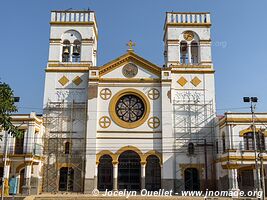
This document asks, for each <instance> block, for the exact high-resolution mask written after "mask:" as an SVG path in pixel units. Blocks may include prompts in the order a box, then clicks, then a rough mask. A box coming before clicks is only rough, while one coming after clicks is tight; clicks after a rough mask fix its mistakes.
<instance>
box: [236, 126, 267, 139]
mask: <svg viewBox="0 0 267 200" xmlns="http://www.w3.org/2000/svg"><path fill="white" fill-rule="evenodd" d="M255 131H256V132H259V131H261V129H260V128H255ZM246 133H253V129H252V128H250V127H249V128H247V129H244V130H242V131H240V132H239V136H240V137H244V134H246ZM264 136H265V137H267V131H264Z"/></svg>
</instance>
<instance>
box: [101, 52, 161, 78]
mask: <svg viewBox="0 0 267 200" xmlns="http://www.w3.org/2000/svg"><path fill="white" fill-rule="evenodd" d="M127 63H134V64H136V65H137V66H138V67H140V68H143V69H144V70H145V71H147V72H149V73H152V74H154V75H155V76H157V77H160V75H161V68H160V67H159V66H157V65H155V64H153V63H151V62H149V61H148V60H146V59H144V58H142V57H140V56H138V55H137V54H135V53H134V52H132V51H129V52H127V53H126V54H124V55H122V56H120V57H118V58H116V59H114V60H112V61H110V62H108V63H106V64H105V65H103V66H101V67H100V68H99V76H100V77H102V76H104V75H106V74H108V73H111V72H112V71H114V70H116V69H118V68H119V67H122V66H124V65H125V64H127Z"/></svg>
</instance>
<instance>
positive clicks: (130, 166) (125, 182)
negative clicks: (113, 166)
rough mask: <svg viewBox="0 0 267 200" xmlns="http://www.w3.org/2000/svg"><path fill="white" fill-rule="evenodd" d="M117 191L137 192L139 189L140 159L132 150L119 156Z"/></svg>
mask: <svg viewBox="0 0 267 200" xmlns="http://www.w3.org/2000/svg"><path fill="white" fill-rule="evenodd" d="M118 161H119V166H118V187H119V188H118V189H119V190H123V189H126V190H132V191H139V190H140V189H141V163H140V161H141V157H140V156H139V154H138V153H137V152H135V151H132V150H127V151H124V152H122V153H121V154H120V156H119V159H118Z"/></svg>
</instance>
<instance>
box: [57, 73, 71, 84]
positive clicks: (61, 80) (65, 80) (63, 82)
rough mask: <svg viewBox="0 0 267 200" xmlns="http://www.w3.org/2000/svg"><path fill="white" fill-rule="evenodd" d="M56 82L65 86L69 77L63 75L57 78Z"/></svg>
mask: <svg viewBox="0 0 267 200" xmlns="http://www.w3.org/2000/svg"><path fill="white" fill-rule="evenodd" d="M58 82H59V83H60V84H61V85H62V86H65V85H66V84H67V83H68V82H69V79H68V78H67V77H66V76H65V75H63V76H62V77H61V78H60V79H59V80H58Z"/></svg>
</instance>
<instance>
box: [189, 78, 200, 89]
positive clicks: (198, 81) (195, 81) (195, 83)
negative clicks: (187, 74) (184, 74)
mask: <svg viewBox="0 0 267 200" xmlns="http://www.w3.org/2000/svg"><path fill="white" fill-rule="evenodd" d="M190 82H191V83H192V84H193V85H194V86H195V87H197V86H198V85H199V84H200V83H201V80H200V79H199V78H198V77H197V76H195V77H194V78H193V79H192V80H191V81H190Z"/></svg>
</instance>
